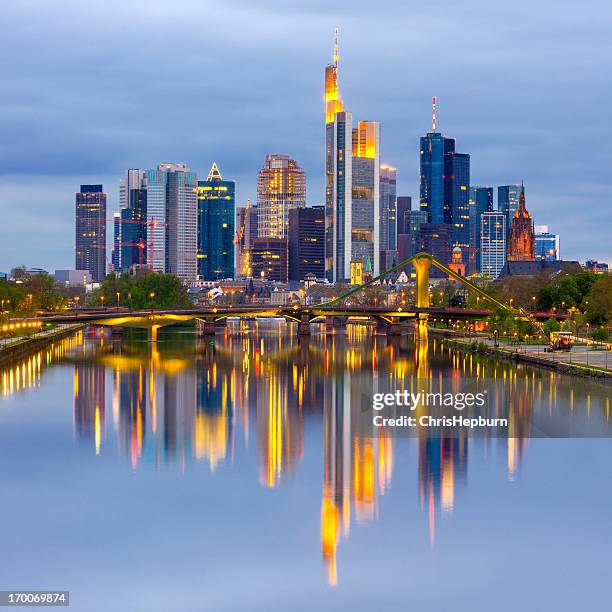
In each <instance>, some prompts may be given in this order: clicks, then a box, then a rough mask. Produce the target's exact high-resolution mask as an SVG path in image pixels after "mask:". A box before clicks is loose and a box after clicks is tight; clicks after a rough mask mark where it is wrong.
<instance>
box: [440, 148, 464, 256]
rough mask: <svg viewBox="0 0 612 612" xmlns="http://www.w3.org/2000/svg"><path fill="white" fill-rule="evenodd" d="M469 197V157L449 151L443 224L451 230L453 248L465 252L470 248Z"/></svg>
mask: <svg viewBox="0 0 612 612" xmlns="http://www.w3.org/2000/svg"><path fill="white" fill-rule="evenodd" d="M453 142H454V141H453ZM469 197H470V156H469V155H468V154H467V153H455V151H450V152H449V153H447V155H446V156H445V158H444V223H448V224H450V225H451V226H452V228H453V229H452V237H453V238H452V239H453V246H458V247H460V248H461V249H462V250H464V251H466V252H467V250H468V249H469V246H470V206H469Z"/></svg>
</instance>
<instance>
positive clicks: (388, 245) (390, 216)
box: [380, 165, 397, 251]
mask: <svg viewBox="0 0 612 612" xmlns="http://www.w3.org/2000/svg"><path fill="white" fill-rule="evenodd" d="M380 250H381V251H395V250H397V170H396V169H395V168H393V167H392V166H386V165H381V166H380Z"/></svg>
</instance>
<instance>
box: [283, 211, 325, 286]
mask: <svg viewBox="0 0 612 612" xmlns="http://www.w3.org/2000/svg"><path fill="white" fill-rule="evenodd" d="M324 246H325V207H324V206H309V207H306V208H295V209H293V210H290V211H289V243H288V249H289V280H292V281H302V280H304V279H305V278H306V275H307V274H314V276H315V277H316V278H323V277H324V275H325V248H324Z"/></svg>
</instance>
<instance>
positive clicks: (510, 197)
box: [497, 185, 521, 245]
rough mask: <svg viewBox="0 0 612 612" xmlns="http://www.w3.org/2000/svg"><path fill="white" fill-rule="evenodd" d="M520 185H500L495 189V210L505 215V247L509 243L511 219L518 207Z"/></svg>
mask: <svg viewBox="0 0 612 612" xmlns="http://www.w3.org/2000/svg"><path fill="white" fill-rule="evenodd" d="M520 194H521V185H500V186H499V187H498V188H497V210H499V211H500V212H503V213H504V214H505V215H506V245H508V244H509V242H510V227H511V225H512V217H514V213H515V212H516V211H517V210H518V207H519V196H520Z"/></svg>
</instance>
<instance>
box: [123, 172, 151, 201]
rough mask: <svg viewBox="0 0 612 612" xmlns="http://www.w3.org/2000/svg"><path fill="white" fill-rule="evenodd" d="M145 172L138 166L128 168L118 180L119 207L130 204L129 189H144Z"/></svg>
mask: <svg viewBox="0 0 612 612" xmlns="http://www.w3.org/2000/svg"><path fill="white" fill-rule="evenodd" d="M144 186H145V172H144V170H140V169H138V168H129V169H128V170H126V171H125V176H124V177H123V178H122V179H120V180H119V208H120V209H123V208H127V207H128V206H129V205H130V191H132V189H144Z"/></svg>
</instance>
